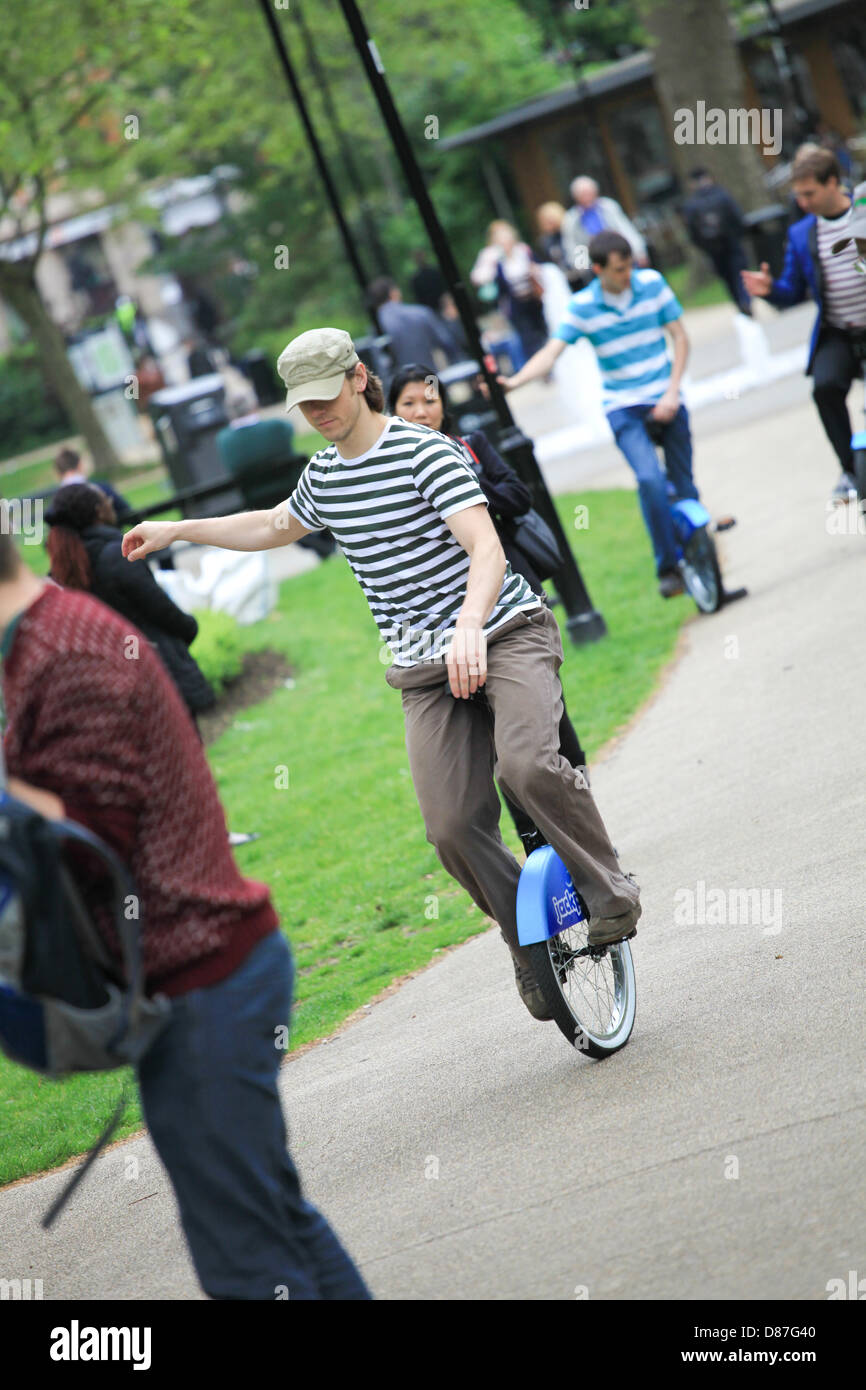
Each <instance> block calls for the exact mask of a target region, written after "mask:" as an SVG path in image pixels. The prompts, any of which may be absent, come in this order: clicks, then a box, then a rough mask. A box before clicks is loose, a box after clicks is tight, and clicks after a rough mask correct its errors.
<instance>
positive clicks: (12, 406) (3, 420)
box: [0, 344, 74, 458]
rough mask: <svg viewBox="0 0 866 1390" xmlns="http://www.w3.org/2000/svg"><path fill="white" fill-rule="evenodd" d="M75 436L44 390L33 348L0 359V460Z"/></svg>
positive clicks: (56, 402) (56, 405)
mask: <svg viewBox="0 0 866 1390" xmlns="http://www.w3.org/2000/svg"><path fill="white" fill-rule="evenodd" d="M72 433H74V431H73V429H72V426H71V425H70V423H69V420H68V419H67V417H66V414H65V412H64V410H63V408H62V407H61V406H60V404H59V402H58V401H57V400H55V399H54V398H53V397H51V396H49V394H48V392H47V391H46V389H45V382H44V380H43V376H42V372H41V370H40V367H39V361H38V358H37V354H36V348H35V347H34V346H33V345H32V344H26V345H25V346H24V347H19V348H15V349H13V351H12V352H10V353H7V355H6V356H5V357H3V358H0V457H2V458H10V457H11V456H12V455H14V454H23V453H25V452H26V451H27V450H29V449H37V448H39V446H40V445H41V444H51V443H53V442H54V441H55V440H58V439H65V438H66V437H67V435H70V434H72Z"/></svg>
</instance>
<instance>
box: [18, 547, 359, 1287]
mask: <svg viewBox="0 0 866 1390" xmlns="http://www.w3.org/2000/svg"><path fill="white" fill-rule="evenodd" d="M124 563H125V562H124ZM130 568H131V567H130ZM0 631H2V635H0V656H2V663H3V669H2V685H3V697H4V704H5V711H6V727H5V734H4V740H3V746H4V753H5V758H6V765H7V768H8V771H9V774H10V777H9V790H10V792H11V794H12V795H13V796H16V797H18V798H19V799H20V800H23V801H27V802H29V804H31V805H32V806H34V808H35V809H37V810H39V811H40V812H41V813H42V814H43V815H48V816H51V817H54V818H56V819H60V818H63V817H68V818H69V819H71V820H74V821H77V822H78V823H79V824H81V825H84V826H86V827H87V828H88V829H89V830H91V831H93V832H95V833H96V834H97V835H99V836H100V837H101V838H102V839H103V840H104V841H105V842H106V843H107V844H108V845H109V846H110V847H111V848H112V849H114V850H115V852H116V853H117V854H118V855H119V856H120V857H121V859H122V860H123V862H124V863H125V865H126V866H127V868H128V870H129V872H130V876H131V878H132V880H133V882H134V884H135V888H136V901H137V911H138V913H139V918H140V923H141V948H142V968H143V971H144V977H145V983H146V992H147V993H148V994H156V993H159V994H163V995H165V996H166V997H167V998H168V999H169V1000H170V1001H171V1005H172V1009H171V1018H170V1021H169V1023H168V1025H167V1027H166V1028H165V1029H164V1031H163V1032H162V1033H161V1034H160V1035H159V1037H158V1038H157V1039H156V1041H155V1043H154V1044H153V1045H152V1047H151V1049H150V1050H149V1051H148V1052H147V1053H145V1055H144V1057H143V1058H142V1060H141V1062H140V1063H139V1064H138V1066H137V1068H136V1079H137V1082H138V1088H139V1092H140V1095H141V1105H142V1112H143V1114H144V1119H145V1123H146V1124H147V1127H148V1131H149V1133H150V1138H151V1140H152V1142H153V1144H154V1147H155V1148H156V1151H157V1153H158V1154H159V1157H160V1158H161V1160H162V1162H163V1164H164V1166H165V1170H166V1172H167V1173H168V1177H169V1180H170V1182H171V1184H172V1187H173V1189H174V1193H175V1197H176V1199H177V1204H178V1208H179V1213H180V1220H181V1225H182V1227H183V1231H184V1235H185V1236H186V1240H187V1244H188V1246H189V1250H190V1254H191V1256H192V1261H193V1264H194V1265H195V1270H196V1273H197V1275H198V1278H199V1281H200V1283H201V1286H202V1288H203V1290H204V1292H205V1293H206V1294H208V1295H209V1296H210V1297H211V1298H215V1299H245V1300H249V1299H259V1300H267V1301H269V1302H273V1301H274V1300H275V1299H276V1300H279V1299H288V1300H290V1301H291V1302H293V1303H294V1302H297V1301H298V1300H311V1299H335V1300H336V1299H367V1298H369V1297H370V1293H369V1290H368V1289H367V1287H366V1285H365V1283H364V1281H363V1279H362V1278H361V1276H360V1274H359V1273H358V1270H357V1269H356V1267H355V1265H354V1264H353V1262H352V1260H351V1258H350V1257H349V1255H348V1254H347V1253H346V1251H345V1249H344V1248H343V1246H342V1245H341V1244H340V1242H339V1240H338V1239H337V1237H336V1235H335V1234H334V1232H333V1230H332V1229H331V1227H330V1226H329V1225H328V1222H327V1221H326V1220H325V1218H324V1216H323V1215H322V1214H321V1213H320V1212H319V1211H318V1210H317V1209H316V1207H314V1206H313V1205H312V1204H311V1203H310V1202H309V1201H307V1199H306V1197H305V1196H304V1192H303V1188H302V1185H301V1180H300V1177H299V1175H298V1171H297V1169H296V1167H295V1164H294V1162H293V1160H292V1157H291V1154H290V1153H289V1151H288V1148H287V1146H286V1130H285V1123H284V1119H283V1112H282V1106H281V1103H280V1095H279V1091H278V1088H277V1080H278V1076H279V1071H280V1062H281V1060H282V1057H283V1055H284V1052H283V1050H282V1045H281V1038H283V1037H285V1038H287V1036H288V1024H289V1018H290V1010H291V996H292V985H293V979H294V966H293V961H292V955H291V951H290V949H289V946H288V943H287V942H286V940H285V938H284V937H283V936H282V934H281V932H280V930H279V922H278V918H277V915H276V913H275V911H274V908H273V906H272V904H271V900H270V895H269V892H268V889H267V887H266V885H265V884H263V883H258V882H256V881H254V880H252V879H245V878H242V877H241V875H240V874H239V872H238V870H237V867H236V865H235V862H234V859H233V857H232V853H231V850H230V848H229V844H228V835H227V831H226V822H225V815H224V813H223V809H222V807H221V805H220V802H219V798H218V796H217V790H216V786H215V784H214V780H213V777H212V775H211V771H210V768H209V766H208V763H207V759H206V758H205V755H204V752H203V750H202V747H201V744H200V743H199V741H198V739H197V738H196V735H195V731H194V730H193V728H192V725H191V723H190V720H189V718H188V716H187V713H186V710H185V709H184V707H183V704H182V702H181V699H180V696H179V695H178V693H177V690H176V689H175V687H174V685H173V684H172V682H171V681H170V680H169V678H168V675H167V674H166V671H165V669H164V668H163V666H162V663H161V662H160V661H159V659H158V657H157V656H156V654H155V653H154V652H153V651H152V650H151V648H150V646H149V645H148V644H147V643H142V645H141V648H140V650H139V651H138V653H137V655H136V657H135V659H130V657H129V651H130V648H129V637H130V626H129V623H128V621H127V620H126V619H124V618H122V617H121V616H120V615H119V614H117V613H113V612H111V611H110V609H108V608H106V607H105V605H104V604H101V603H99V602H97V600H96V599H95V598H93V597H92V595H91V594H88V593H84V592H81V591H75V590H70V589H62V588H59V587H58V586H57V585H56V584H52V583H50V582H47V581H45V580H41V579H38V578H37V577H36V576H35V575H34V574H33V573H32V571H31V570H30V569H28V568H27V566H25V565H24V564H23V562H22V561H21V559H20V557H19V555H18V553H17V550H16V547H15V543H14V541H13V539H12V537H11V536H10V535H9V534H8V533H7V531H6V528H5V527H4V528H3V529H2V530H0ZM76 878H77V880H78V884H79V888H80V891H81V894H82V896H83V898H84V901H85V902H86V903H87V906H88V908H89V909H90V911H91V915H92V918H93V921H94V924H95V926H96V928H97V930H98V931H99V933H100V935H101V936H102V938H103V940H104V942H105V945H106V947H107V948H108V950H109V951H110V952H111V954H112V955H113V957H114V958H115V959H119V948H118V944H117V941H116V937H115V932H114V927H113V921H114V903H113V894H112V888H111V885H110V884H109V883H107V882H106V880H105V877H104V874H102V873H100V874H99V876H91V870H90V869H89V868H87V867H86V866H85V864H84V863H82V864H80V865H76Z"/></svg>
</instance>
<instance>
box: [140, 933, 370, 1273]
mask: <svg viewBox="0 0 866 1390" xmlns="http://www.w3.org/2000/svg"><path fill="white" fill-rule="evenodd" d="M293 976H294V967H293V962H292V955H291V951H290V950H289V946H288V943H287V942H286V941H285V939H284V938H283V936H282V935H281V934H280V932H279V931H273V932H271V933H269V935H268V936H266V937H264V938H263V939H262V940H261V941H260V942H258V944H257V945H256V946H254V947H253V949H252V951H251V952H250V954H249V955H248V956H247V957H246V959H245V960H244V961H242V963H241V964H240V965H239V966H238V968H237V970H235V971H234V973H233V974H231V975H229V977H228V978H227V979H225V980H221V981H220V982H219V984H216V985H211V986H210V987H209V988H207V989H194V990H191V991H190V993H189V994H184V995H180V996H179V997H178V998H176V999H174V1000H173V1001H172V1003H173V1006H174V1012H173V1017H172V1021H171V1023H170V1024H169V1026H168V1028H166V1030H165V1032H164V1033H162V1034H161V1035H160V1037H159V1038H158V1039H157V1042H156V1044H155V1045H154V1047H153V1048H152V1049H151V1051H150V1052H149V1053H148V1054H147V1056H146V1057H144V1058H143V1060H142V1062H141V1063H140V1065H139V1068H138V1083H139V1090H140V1092H141V1103H142V1109H143V1111H144V1118H145V1121H146V1123H147V1127H148V1129H149V1130H150V1137H151V1139H152V1140H153V1143H154V1145H155V1147H156V1150H157V1152H158V1154H159V1156H160V1158H161V1159H162V1161H163V1163H164V1165H165V1167H166V1170H167V1172H168V1175H169V1177H170V1179H171V1183H172V1186H173V1188H174V1191H175V1196H176V1197H177V1203H178V1207H179V1209H180V1219H181V1224H182V1226H183V1230H184V1234H185V1236H186V1239H187V1242H188V1244H189V1248H190V1253H191V1255H192V1259H193V1263H194V1265H195V1268H196V1273H197V1274H198V1277H199V1281H200V1283H201V1286H202V1288H203V1289H204V1291H205V1293H207V1294H209V1295H210V1296H211V1297H212V1298H222V1299H226V1298H231V1299H271V1300H273V1299H278V1298H286V1297H288V1298H289V1299H290V1300H292V1299H366V1298H370V1297H371V1294H370V1292H369V1290H368V1289H367V1287H366V1285H365V1284H364V1281H363V1279H362V1278H361V1276H360V1274H359V1273H358V1271H357V1269H356V1268H355V1266H354V1264H353V1263H352V1261H351V1259H350V1258H349V1256H348V1255H347V1254H346V1251H345V1250H344V1249H343V1247H342V1246H341V1244H340V1242H339V1241H338V1239H337V1237H336V1236H335V1234H334V1232H333V1231H332V1230H331V1228H330V1226H329V1225H328V1223H327V1221H326V1220H325V1218H324V1217H323V1216H322V1215H321V1213H320V1212H319V1211H317V1210H316V1208H315V1207H314V1206H312V1205H311V1204H310V1203H309V1202H308V1201H306V1199H305V1198H304V1196H303V1193H302V1192H301V1183H300V1179H299V1177H298V1173H297V1170H296V1169H295V1165H294V1163H293V1162H292V1159H291V1156H290V1154H289V1152H288V1149H287V1147H286V1130H285V1125H284V1122H283V1112H282V1107H281V1104H280V1097H279V1092H278V1090H277V1075H278V1072H279V1069H280V1062H281V1061H282V1058H283V1056H284V1053H283V1051H282V1050H280V1048H278V1047H277V1045H276V1043H277V1041H278V1039H277V1033H276V1030H277V1029H278V1027H279V1026H280V1025H283V1024H287V1023H288V1021H289V1010H290V1008H291V997H292V985H293Z"/></svg>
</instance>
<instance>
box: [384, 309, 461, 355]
mask: <svg viewBox="0 0 866 1390" xmlns="http://www.w3.org/2000/svg"><path fill="white" fill-rule="evenodd" d="M378 312H379V323H380V324H381V325H382V332H383V333H387V334H388V337H389V338H390V339H391V341H390V343H389V344H388V351H389V352H390V354H391V359H392V361H393V363H394V366H395V367H402V366H405V365H406V364H407V363H409V362H430V363H431V364H432V363H433V354H434V351H435V349H436V348H438V349H439V350H440V352H443V353H444V354H445V356H446V358H447V360H448V361H449V362H456V361H458V360H459V358H460V353H459V352H458V350H457V344H456V343H455V341H454V336H453V334H452V333H451V332H450V331H449V329H448V326H447V324H446V323H445V320H444V319H442V318H440V316H439V315H438V314H434V313H433V310H432V309H427V308H425V307H424V305H423V304H403V303H402V302H401V301H399V300H395V299H389V300H388V301H387V303H385V304H383V305H382V306H381V308H380V309H379V311H378Z"/></svg>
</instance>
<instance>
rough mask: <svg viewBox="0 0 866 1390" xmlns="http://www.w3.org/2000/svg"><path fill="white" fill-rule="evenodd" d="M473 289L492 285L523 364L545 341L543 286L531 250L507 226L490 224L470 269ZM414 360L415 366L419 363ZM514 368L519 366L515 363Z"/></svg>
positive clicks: (418, 359)
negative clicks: (485, 237)
mask: <svg viewBox="0 0 866 1390" xmlns="http://www.w3.org/2000/svg"><path fill="white" fill-rule="evenodd" d="M471 279H472V283H473V285H478V286H481V285H495V286H496V288H497V290H498V292H499V307H500V308H501V310H502V312H503V313H504V314H505V316H506V317H507V318H508V319H509V320H510V321H511V324H512V325H513V327H514V330H515V332H516V333H517V336H518V337H519V339H520V348H521V353H522V356H523V358H524V360H525V359H526V358H527V357H531V356H532V354H533V353H534V352H535V351H536V350H537V348H538V347H539V346H540V345H541V344H542V343H543V342H544V341H545V339H546V337H547V330H546V327H545V323H544V308H543V299H544V282H543V280H542V278H541V274H540V272H539V268H538V265H537V263H536V261H535V258H534V256H533V254H532V250H531V248H530V247H529V246H527V244H526V242H525V241H521V240H520V238H519V236H518V234H517V231H516V229H515V228H514V227H512V225H511V223H510V222H503V221H501V220H499V221H496V222H491V223H490V226H489V227H488V229H487V244H486V245H485V246H483V247H482V249H481V250H480V251H479V253H478V256H477V258H476V261H475V265H474V266H473V267H472V271H471ZM424 360H425V359H424V358H423V357H416V358H415V361H416V362H419V361H420V362H423V361H424ZM514 365H515V367H518V366H521V365H522V363H517V362H516V363H515V364H514Z"/></svg>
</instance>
